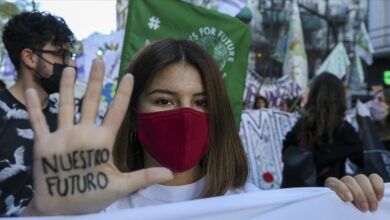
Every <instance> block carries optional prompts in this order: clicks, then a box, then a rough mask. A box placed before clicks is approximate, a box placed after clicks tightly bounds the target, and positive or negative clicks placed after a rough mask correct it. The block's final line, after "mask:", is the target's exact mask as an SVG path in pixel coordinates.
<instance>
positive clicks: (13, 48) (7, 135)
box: [0, 12, 75, 216]
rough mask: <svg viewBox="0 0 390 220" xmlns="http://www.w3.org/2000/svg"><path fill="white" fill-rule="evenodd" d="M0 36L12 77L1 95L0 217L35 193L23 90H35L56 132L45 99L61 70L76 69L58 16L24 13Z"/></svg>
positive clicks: (53, 112)
mask: <svg viewBox="0 0 390 220" xmlns="http://www.w3.org/2000/svg"><path fill="white" fill-rule="evenodd" d="M2 38H3V43H4V45H5V48H6V50H7V52H8V55H9V56H10V59H11V61H12V63H13V64H14V66H15V70H16V72H17V79H16V83H15V84H14V85H13V86H12V87H11V88H9V89H7V90H3V91H0V216H17V215H19V214H20V213H21V212H22V211H23V210H24V208H25V207H26V206H27V205H28V204H29V202H30V200H31V199H32V197H33V192H34V190H33V180H32V173H31V171H32V167H31V166H32V159H33V155H32V154H33V149H32V148H33V136H34V135H33V131H32V129H31V125H30V122H29V120H28V113H27V110H26V107H25V104H26V99H25V91H26V90H27V89H28V88H34V89H35V90H36V91H37V93H38V96H39V98H40V101H41V105H42V106H43V112H44V114H45V116H46V120H47V121H48V124H49V127H50V130H51V131H53V130H55V128H56V127H57V107H56V103H55V101H53V100H51V99H49V95H50V94H53V93H56V92H58V90H59V83H60V79H61V75H62V71H63V70H64V68H66V67H72V68H75V63H74V61H73V60H72V53H71V49H72V47H73V44H74V42H75V36H74V35H73V33H72V31H71V30H70V29H69V28H68V26H67V25H66V23H65V21H64V20H63V19H62V18H60V17H57V16H54V15H51V14H49V13H45V12H23V13H21V14H19V15H16V16H14V17H13V18H11V19H10V20H9V21H8V22H7V24H6V25H5V26H4V29H3V35H2ZM53 147H54V146H53Z"/></svg>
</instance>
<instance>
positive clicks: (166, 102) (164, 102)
mask: <svg viewBox="0 0 390 220" xmlns="http://www.w3.org/2000/svg"><path fill="white" fill-rule="evenodd" d="M156 104H159V105H169V104H171V102H170V101H169V100H168V99H159V100H157V101H156Z"/></svg>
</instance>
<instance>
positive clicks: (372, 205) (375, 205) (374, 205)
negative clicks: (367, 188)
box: [370, 202, 378, 212]
mask: <svg viewBox="0 0 390 220" xmlns="http://www.w3.org/2000/svg"><path fill="white" fill-rule="evenodd" d="M377 209H378V203H377V202H371V203H370V212H375V211H376V210H377Z"/></svg>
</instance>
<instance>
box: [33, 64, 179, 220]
mask: <svg viewBox="0 0 390 220" xmlns="http://www.w3.org/2000/svg"><path fill="white" fill-rule="evenodd" d="M103 70H104V66H103V63H102V62H99V61H96V62H95V63H94V65H93V67H92V70H91V78H90V80H89V82H88V88H87V92H86V95H85V100H84V104H83V111H82V113H81V122H80V123H79V124H77V125H74V123H73V115H74V111H73V109H74V104H73V82H74V76H75V75H74V72H72V70H70V69H69V68H67V69H65V71H64V75H63V78H62V80H61V88H60V92H61V93H60V109H59V116H58V124H59V125H58V130H57V131H55V132H53V133H50V132H49V130H48V127H47V123H46V120H45V118H44V116H43V114H42V110H41V106H40V103H39V100H38V97H37V95H36V93H35V91H33V90H32V89H30V90H28V91H27V93H26V96H27V100H28V102H27V107H28V110H29V114H30V121H31V124H32V127H33V129H34V133H35V143H34V164H33V168H34V170H33V171H34V185H35V195H34V200H33V206H34V208H35V209H36V210H37V211H38V212H40V213H42V214H80V213H89V212H96V211H99V210H102V209H103V208H105V207H107V206H108V205H109V204H111V203H112V202H113V201H115V200H116V199H118V198H120V197H122V196H125V195H127V194H128V193H130V192H132V191H134V190H137V189H139V188H141V187H144V186H146V185H150V184H153V183H158V182H162V181H166V180H169V179H170V178H172V173H171V172H170V171H169V170H167V169H164V168H151V169H145V170H140V171H135V172H131V173H121V172H120V171H119V170H118V169H117V168H116V167H115V165H114V163H113V156H112V148H113V145H114V142H115V137H116V133H117V131H118V129H119V126H120V124H121V121H122V119H123V117H124V115H125V112H126V109H127V106H128V104H129V100H130V96H131V91H132V83H133V82H132V77H131V76H130V75H127V76H125V77H123V80H122V81H121V83H120V85H119V87H118V91H117V95H116V97H115V99H114V101H113V102H112V104H111V106H110V109H109V111H108V112H107V115H106V117H105V119H104V121H103V124H102V125H101V126H97V125H95V123H94V121H95V117H96V113H97V109H98V105H99V98H100V90H101V87H102V79H103ZM124 147H125V146H124Z"/></svg>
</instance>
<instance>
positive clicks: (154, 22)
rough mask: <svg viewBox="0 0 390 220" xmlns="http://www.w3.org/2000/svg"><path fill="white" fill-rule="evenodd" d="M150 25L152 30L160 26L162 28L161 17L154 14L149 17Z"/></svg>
mask: <svg viewBox="0 0 390 220" xmlns="http://www.w3.org/2000/svg"><path fill="white" fill-rule="evenodd" d="M148 26H149V28H150V29H152V30H157V29H158V28H160V19H159V18H157V17H154V16H153V17H151V18H149V23H148Z"/></svg>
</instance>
